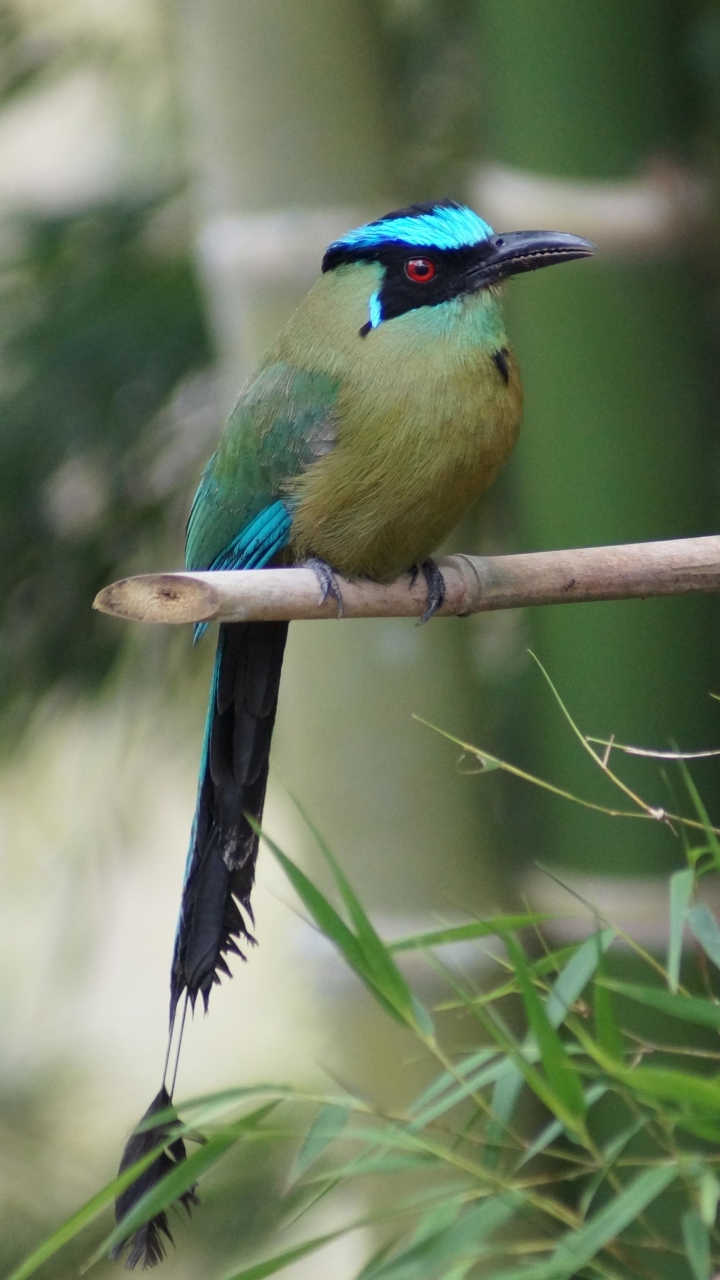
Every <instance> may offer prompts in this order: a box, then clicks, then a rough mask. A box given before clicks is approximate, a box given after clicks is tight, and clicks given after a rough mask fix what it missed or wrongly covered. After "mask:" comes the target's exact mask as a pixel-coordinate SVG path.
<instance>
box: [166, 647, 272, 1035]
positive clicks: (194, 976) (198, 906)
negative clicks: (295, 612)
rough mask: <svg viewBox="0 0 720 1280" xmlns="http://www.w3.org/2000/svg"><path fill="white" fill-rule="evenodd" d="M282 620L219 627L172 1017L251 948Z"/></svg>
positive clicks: (205, 993) (174, 974)
mask: <svg viewBox="0 0 720 1280" xmlns="http://www.w3.org/2000/svg"><path fill="white" fill-rule="evenodd" d="M287 629H288V624H287V623H286V622H245V623H226V624H225V625H224V626H222V627H221V628H220V636H219V639H218V650H217V658H216V661H215V674H214V678H213V688H212V693H211V705H210V708H209V711H208V727H207V733H206V738H205V749H204V759H203V764H202V771H201V776H200V788H199V792H198V803H197V811H196V814H195V821H194V823H193V833H192V841H191V846H190V854H189V858H188V869H187V875H186V878H185V887H184V889H183V898H182V907H181V911H180V921H179V924H178V933H177V938H176V942H175V954H174V956H173V965H172V978H171V995H170V1013H171V1017H172V1016H173V1015H174V1013H175V1010H176V1008H177V1003H178V1000H179V999H180V996H181V995H182V993H183V991H187V993H188V998H189V1000H190V1002H191V1004H193V1005H194V1003H195V1000H196V999H197V996H198V994H202V998H203V1001H204V1003H205V1007H206V1008H207V1004H208V999H209V996H210V989H211V987H212V986H213V984H214V983H216V982H219V981H220V975H221V974H222V973H226V974H227V973H229V969H228V967H227V963H226V961H225V959H224V956H225V955H227V954H228V953H229V952H236V953H238V954H242V953H241V952H240V949H239V947H238V945H237V941H236V939H239V938H244V939H245V940H246V941H252V940H253V939H252V936H251V934H250V930H249V928H248V922H249V923H250V924H252V919H253V917H252V910H251V908H250V892H251V889H252V886H253V880H254V878H255V862H256V859H257V836H256V834H255V832H254V831H253V829H252V827H251V826H250V823H249V822H248V817H250V818H253V819H254V820H255V822H260V819H261V817H262V811H263V803H264V800H265V788H266V786H267V775H268V761H269V756H270V739H271V737H272V731H273V725H274V723H275V712H276V709H277V698H278V688H279V685H280V672H281V668H282V660H283V652H284V649H285V641H286V639H287Z"/></svg>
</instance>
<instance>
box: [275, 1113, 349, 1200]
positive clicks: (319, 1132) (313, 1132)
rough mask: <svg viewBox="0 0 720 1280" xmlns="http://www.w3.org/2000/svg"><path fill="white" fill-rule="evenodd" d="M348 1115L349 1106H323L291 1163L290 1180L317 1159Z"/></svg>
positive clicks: (342, 1125) (337, 1133)
mask: <svg viewBox="0 0 720 1280" xmlns="http://www.w3.org/2000/svg"><path fill="white" fill-rule="evenodd" d="M349 1117H350V1107H335V1106H332V1107H323V1108H322V1110H321V1111H319V1112H318V1114H317V1116H316V1117H315V1119H314V1120H313V1123H312V1124H311V1126H310V1128H309V1129H308V1131H307V1134H306V1135H305V1141H304V1142H303V1144H302V1146H301V1148H300V1150H299V1152H298V1154H297V1156H296V1157H295V1163H294V1165H293V1169H292V1174H291V1179H290V1180H291V1182H295V1181H297V1179H298V1178H301V1177H302V1175H303V1174H304V1173H305V1172H306V1170H307V1169H309V1168H310V1166H311V1165H313V1164H314V1163H315V1161H316V1160H319V1158H320V1156H321V1155H322V1154H323V1152H324V1151H325V1150H326V1148H327V1147H329V1146H330V1143H331V1142H334V1141H335V1139H336V1138H338V1137H339V1135H340V1134H341V1133H342V1131H343V1129H344V1128H345V1125H346V1124H347V1122H348V1119H349Z"/></svg>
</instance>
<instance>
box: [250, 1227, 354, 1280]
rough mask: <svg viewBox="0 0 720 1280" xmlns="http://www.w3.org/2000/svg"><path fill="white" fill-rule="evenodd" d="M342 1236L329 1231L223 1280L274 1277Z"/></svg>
mask: <svg viewBox="0 0 720 1280" xmlns="http://www.w3.org/2000/svg"><path fill="white" fill-rule="evenodd" d="M344 1234H345V1232H344V1231H331V1232H330V1233H329V1234H328V1235H325V1236H315V1237H314V1238H313V1239H312V1240H306V1241H305V1243H304V1244H297V1245H295V1246H294V1248H292V1249H285V1250H284V1252H283V1253H276V1254H275V1256H274V1257H272V1258H266V1259H265V1261H264V1262H256V1263H254V1264H253V1265H252V1266H250V1267H244V1268H243V1270H242V1271H233V1272H232V1274H231V1275H228V1276H226V1277H225V1280H265V1277H266V1276H274V1275H276V1274H277V1272H278V1271H282V1270H283V1269H284V1268H285V1267H289V1266H290V1264H291V1263H292V1262H298V1261H299V1259H300V1258H306V1257H307V1255H308V1254H309V1253H316V1252H317V1250H318V1249H322V1248H323V1246H324V1245H326V1244H330V1243H331V1241H333V1240H337V1239H339V1237H340V1236H342V1235H344Z"/></svg>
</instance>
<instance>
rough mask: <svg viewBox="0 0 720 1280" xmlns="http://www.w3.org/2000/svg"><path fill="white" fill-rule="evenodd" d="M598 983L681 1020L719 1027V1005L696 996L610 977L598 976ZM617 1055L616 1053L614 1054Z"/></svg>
mask: <svg viewBox="0 0 720 1280" xmlns="http://www.w3.org/2000/svg"><path fill="white" fill-rule="evenodd" d="M597 981H598V985H599V986H601V987H605V988H607V989H608V990H610V991H617V993H618V995H621V996H626V997H627V998H628V999H629V1000H636V1001H637V1002H638V1004H644V1005H647V1006H648V1008H650V1009H657V1010H658V1011H659V1012H660V1013H667V1014H669V1015H670V1016H671V1017H673V1018H681V1019H682V1020H683V1022H694V1023H696V1024H698V1025H699V1026H702V1027H716V1028H720V1005H717V1004H713V1002H712V1000H703V999H701V998H700V997H697V996H680V995H673V994H672V992H670V991H666V990H665V989H664V987H644V986H638V985H636V984H635V983H632V982H615V981H614V979H612V978H598V980H597ZM615 1056H617V1055H615Z"/></svg>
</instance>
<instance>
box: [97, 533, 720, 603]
mask: <svg viewBox="0 0 720 1280" xmlns="http://www.w3.org/2000/svg"><path fill="white" fill-rule="evenodd" d="M438 563H439V566H440V568H441V570H442V574H443V577H444V579H445V588H446V595H445V603H444V604H443V606H442V608H441V609H440V610H438V613H439V615H456V616H460V617H463V616H466V615H467V614H470V613H482V612H484V611H486V610H490V609H521V608H524V607H526V606H528V605H540V604H580V603H582V602H587V601H591V600H630V599H638V598H641V599H642V598H644V597H647V596H677V595H685V594H687V593H690V592H706V593H709V592H714V591H720V535H713V536H711V537H704V538H679V539H675V540H673V541H672V542H637V543H630V544H628V545H626V546H617V547H578V548H575V549H574V550H572V551H540V552H533V553H530V554H527V555H516V556H467V555H454V556H449V557H447V559H444V560H440V561H439V562H438ZM338 585H339V587H340V591H341V594H342V601H343V607H342V615H341V616H342V617H343V618H414V617H419V616H420V615H421V614H422V613H423V612H424V609H425V600H426V588H425V582H424V579H423V577H422V574H419V575H418V577H417V578H416V580H415V582H414V583H412V582H411V579H410V576H409V575H408V574H404V575H403V576H402V577H401V578H398V579H397V580H396V581H395V582H391V583H389V584H387V585H384V584H382V583H375V582H365V581H363V582H349V581H346V580H345V579H344V578H340V577H339V578H338ZM93 608H95V609H99V610H100V612H101V613H109V614H112V615H113V616H114V617H116V618H126V619H128V620H129V621H133V622H172V623H181V622H273V621H283V620H287V621H292V620H296V619H303V618H304V619H319V618H337V617H338V616H339V611H338V604H337V601H336V600H334V599H333V598H332V597H331V596H329V597H328V598H327V599H326V600H325V601H324V602H321V600H320V588H319V585H318V580H317V578H316V577H315V574H314V573H313V572H312V570H311V569H306V568H302V567H298V568H290V569H251V570H222V571H219V572H216V573H153V574H143V575H141V576H139V577H135V578H123V579H121V581H119V582H114V583H112V585H111V586H109V587H105V588H104V590H102V591H101V592H100V593H99V595H98V596H97V597H96V599H95V602H94V605H93Z"/></svg>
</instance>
